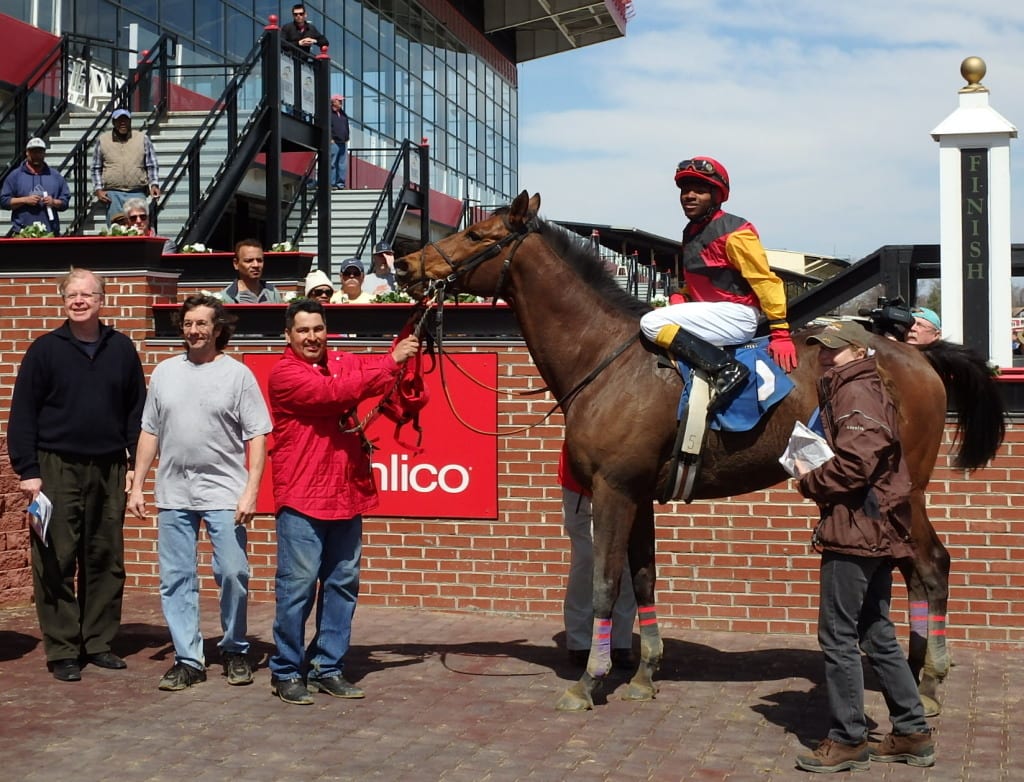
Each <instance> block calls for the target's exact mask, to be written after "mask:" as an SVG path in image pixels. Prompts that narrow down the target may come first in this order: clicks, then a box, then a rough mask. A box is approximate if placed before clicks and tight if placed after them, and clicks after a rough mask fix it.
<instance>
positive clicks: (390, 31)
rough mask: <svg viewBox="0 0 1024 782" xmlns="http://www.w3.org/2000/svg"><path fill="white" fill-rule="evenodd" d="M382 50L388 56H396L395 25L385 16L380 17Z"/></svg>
mask: <svg viewBox="0 0 1024 782" xmlns="http://www.w3.org/2000/svg"><path fill="white" fill-rule="evenodd" d="M380 51H381V54H383V55H385V56H387V57H394V56H395V25H394V24H393V23H392V22H391V20H389V19H386V18H383V17H382V18H381V19H380Z"/></svg>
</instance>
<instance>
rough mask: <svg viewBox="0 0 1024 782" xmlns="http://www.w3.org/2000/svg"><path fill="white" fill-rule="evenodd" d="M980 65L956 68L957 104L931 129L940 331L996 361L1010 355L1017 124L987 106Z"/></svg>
mask: <svg viewBox="0 0 1024 782" xmlns="http://www.w3.org/2000/svg"><path fill="white" fill-rule="evenodd" d="M985 70H986V69H985V62H984V60H982V59H981V58H980V57H968V58H967V59H966V60H964V61H963V63H961V65H960V73H961V75H962V76H963V77H964V79H965V80H966V81H967V86H966V87H963V88H961V90H960V105H959V107H958V108H957V109H956V110H955V111H954V112H953V113H952V114H950V115H949V116H948V117H946V119H944V120H943V121H942V122H941V123H939V125H938V127H936V128H935V129H934V130H933V131H932V134H931V135H932V138H933V139H935V140H936V141H938V142H939V223H940V228H939V242H940V253H941V259H942V260H941V267H940V277H941V283H942V292H941V293H942V312H941V317H942V336H943V337H945V338H946V339H951V340H954V341H958V342H963V343H964V344H965V345H968V346H970V347H973V348H974V349H975V350H977V351H978V352H979V353H981V354H983V355H986V356H988V357H989V359H990V360H991V361H993V362H994V363H996V364H997V365H998V366H1002V367H1008V366H1011V365H1012V364H1013V360H1012V352H1011V340H1012V337H1011V332H1010V317H1011V315H1012V313H1011V304H1012V299H1011V292H1012V291H1011V283H1010V279H1011V277H1012V271H1011V268H1010V139H1011V138H1016V137H1017V128H1015V127H1014V126H1013V125H1012V124H1011V123H1010V122H1009V121H1008V120H1007V119H1006V118H1004V117H1003V116H1002V115H1001V114H999V112H997V111H996V110H995V109H993V108H992V107H991V106H989V103H988V96H989V92H988V88H987V87H985V86H984V85H983V84H982V83H981V80H982V78H984V76H985Z"/></svg>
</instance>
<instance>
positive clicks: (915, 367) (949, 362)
mask: <svg viewBox="0 0 1024 782" xmlns="http://www.w3.org/2000/svg"><path fill="white" fill-rule="evenodd" d="M539 209H540V195H539V194H538V195H534V196H533V197H532V198H531V197H530V196H529V194H528V193H527V192H526V191H523V192H522V193H520V195H519V196H518V197H517V198H516V199H515V200H514V201H513V202H512V204H511V206H510V207H508V208H506V209H502V210H499V211H498V212H495V213H494V214H493V215H491V216H490V217H488V218H486V219H484V220H481V221H480V222H477V223H475V224H474V225H472V226H470V227H469V228H467V229H466V230H464V231H462V232H460V233H456V234H453V235H451V236H448V237H446V238H445V239H442V240H440V241H437V242H433V243H431V244H429V245H427V246H426V247H424V248H422V249H421V250H420V251H418V252H415V253H412V254H410V255H407V256H405V257H403V258H401V259H399V260H398V261H397V262H396V264H395V268H396V277H397V279H398V282H399V284H400V286H402V287H403V288H407V289H409V288H412V289H414V290H415V289H417V287H419V288H420V289H423V288H427V289H430V290H431V291H432V292H434V293H435V294H436V293H437V291H438V289H439V288H440V289H442V290H441V293H442V295H443V293H444V292H445V290H446V291H447V292H452V291H454V290H457V291H459V292H464V293H473V294H476V295H480V296H493V297H496V298H501V299H503V300H504V301H506V302H507V303H508V305H509V306H510V307H511V308H512V310H513V311H514V313H515V316H516V319H517V320H518V322H519V325H520V327H521V329H522V334H523V337H524V339H525V341H526V345H527V347H528V348H529V351H530V354H531V356H532V358H533V361H534V363H535V364H536V366H537V370H538V371H539V373H540V375H541V377H542V378H543V380H544V382H545V383H546V384H547V386H548V388H549V389H550V391H551V393H552V394H553V395H554V397H555V398H556V399H557V400H559V403H560V406H561V408H562V412H563V413H564V417H565V439H566V444H567V447H568V454H569V460H570V464H571V468H572V471H573V473H574V475H575V476H576V478H577V479H578V480H579V481H580V482H581V483H582V484H583V485H584V486H585V487H587V488H589V489H590V490H591V491H592V493H593V525H594V615H595V620H594V624H595V638H596V637H597V636H596V633H597V630H598V628H599V626H601V625H602V622H604V623H605V624H604V625H603V626H604V627H607V624H606V623H607V622H608V621H610V617H611V613H612V604H613V603H614V601H615V597H616V595H617V594H618V588H619V583H618V582H619V576H620V574H621V573H622V572H623V566H624V561H625V560H626V558H627V557H628V561H629V569H630V573H631V575H632V582H633V589H634V591H635V592H636V599H637V604H638V606H639V620H640V646H641V660H640V663H639V666H638V668H637V670H636V673H635V674H634V676H633V678H632V679H631V680H630V682H629V685H628V687H627V689H626V693H625V697H626V698H627V699H633V700H649V699H651V698H653V697H654V695H655V692H656V689H655V686H654V683H653V677H654V674H655V673H656V671H657V669H658V666H659V664H660V661H661V657H662V653H663V643H662V638H661V634H660V632H659V629H658V622H657V614H656V610H655V595H654V585H655V561H654V555H655V532H654V507H653V506H654V500H655V497H656V492H657V487H658V486H659V484H660V482H661V481H664V480H665V479H666V476H667V471H668V466H667V465H668V462H669V461H670V455H671V451H672V448H673V442H674V438H675V432H676V412H677V404H678V401H679V397H680V393H681V390H682V380H681V377H680V375H679V373H678V372H676V371H675V370H674V369H669V368H665V367H664V366H660V365H659V353H660V350H659V349H658V348H656V347H654V346H652V345H650V344H649V343H647V342H646V341H644V340H641V339H639V338H638V333H639V318H640V316H641V315H642V314H643V313H644V312H647V311H649V310H650V307H649V306H647V305H646V304H644V303H642V302H640V301H638V300H637V299H636V298H634V297H632V296H630V295H629V294H627V293H626V292H625V291H623V290H622V289H621V288H620V287H619V286H618V285H617V284H616V282H615V280H614V279H613V278H612V277H611V276H610V274H609V273H608V272H607V271H606V270H605V268H604V265H603V263H602V261H601V259H600V257H599V256H598V254H597V253H596V251H594V250H593V249H592V248H591V247H590V245H589V244H588V243H585V242H584V241H583V240H582V239H580V238H579V237H577V236H576V235H574V234H570V233H569V232H568V231H567V230H565V229H563V228H561V227H560V226H557V225H554V224H552V223H549V222H546V221H544V220H542V219H540V218H539V217H538V210H539ZM807 333H809V332H804V333H803V334H798V335H797V338H796V339H795V340H794V341H795V342H796V345H797V349H798V355H799V366H798V368H797V369H796V370H794V372H793V373H792V374H791V375H790V378H791V379H792V381H793V382H794V384H795V388H794V389H793V390H792V391H791V392H790V394H789V395H788V396H787V397H786V398H785V399H784V400H783V401H782V402H780V403H779V404H777V405H776V406H775V407H774V408H773V409H772V410H771V411H770V412H769V413H768V414H767V415H766V416H765V417H764V418H763V419H762V420H761V421H760V423H758V424H757V425H756V426H755V427H754V428H753V429H752V430H750V431H748V432H724V431H709V434H708V437H707V442H706V446H705V448H704V451H703V466H702V470H701V474H700V478H699V480H698V485H697V487H696V489H695V492H694V498H695V499H713V498H719V497H728V496H734V495H739V494H744V493H746V492H752V491H757V490H760V489H765V488H767V487H770V486H773V485H774V484H777V483H780V482H782V481H784V480H786V479H787V478H788V475H787V474H786V473H785V472H784V471H783V469H782V467H781V466H780V465H779V462H778V457H779V456H780V455H781V454H782V452H783V451H784V450H785V447H786V444H787V442H788V440H789V437H790V434H791V432H792V430H793V424H794V422H796V421H804V422H806V421H807V420H808V419H809V417H810V415H811V413H812V411H813V410H814V409H815V408H816V407H817V404H818V400H817V391H816V380H817V378H818V376H819V371H820V370H819V368H818V362H817V350H818V347H817V345H807V344H806V341H805V339H806V336H807ZM871 347H873V348H874V349H875V351H876V354H877V358H878V371H879V374H880V375H881V376H882V379H883V382H884V383H885V386H886V388H887V390H888V391H889V393H890V394H891V395H892V398H893V400H894V401H895V403H896V405H897V407H898V409H899V415H900V435H901V441H902V444H903V448H904V455H905V458H906V461H907V464H908V466H909V468H910V472H911V477H912V480H913V493H912V496H911V502H912V507H913V526H912V531H911V534H912V537H913V540H914V544H915V550H916V556H915V558H914V559H913V560H907V561H903V562H900V563H898V566H899V568H900V570H901V572H902V573H903V576H904V579H905V581H906V584H907V589H908V592H909V596H910V607H911V637H910V647H909V659H910V664H911V668H912V670H913V672H914V675H915V676H916V677H917V679H918V682H919V691H920V693H921V696H922V701H924V703H925V707H926V711H928V712H929V713H931V714H935V713H938V710H939V704H938V702H937V700H936V699H937V687H938V684H939V683H940V682H941V681H942V679H943V678H944V677H945V676H946V674H947V673H948V671H949V666H950V660H949V655H948V653H947V650H946V635H945V629H946V628H945V615H946V602H947V596H948V585H949V582H948V577H949V565H950V558H949V555H948V553H947V551H946V549H945V547H944V546H943V545H942V542H941V541H940V540H939V538H938V536H937V534H936V532H935V530H934V528H933V527H932V525H931V523H930V522H929V520H928V514H927V511H926V508H925V489H926V487H927V486H928V481H929V479H930V477H931V473H932V469H933V468H934V466H935V461H936V458H937V456H938V453H939V446H940V442H941V440H942V437H943V433H944V429H945V419H946V405H947V390H948V391H949V396H950V399H951V400H952V402H953V406H954V408H955V411H956V415H957V423H958V426H959V430H958V437H957V441H956V453H955V462H956V465H957V466H958V467H961V468H964V469H968V470H970V469H976V468H978V467H981V466H983V465H984V464H986V463H987V462H988V461H989V460H990V459H991V458H992V457H993V456H994V455H995V453H996V451H997V449H998V448H999V445H1000V444H1001V442H1002V438H1003V435H1004V430H1005V422H1004V415H1003V412H1002V411H1003V404H1002V401H1001V397H1000V395H999V391H998V387H997V385H996V383H995V381H994V379H993V378H992V376H991V374H990V372H989V371H988V368H987V366H986V365H985V362H984V360H983V359H981V358H979V357H977V356H976V355H975V354H973V353H972V352H970V351H968V350H966V349H965V348H962V347H961V346H957V345H953V344H951V343H946V342H939V343H934V346H930V347H929V348H928V349H918V348H915V347H912V346H909V345H906V344H904V343H902V342H896V341H894V340H890V339H886V338H884V337H880V336H873V337H872V345H871ZM808 532H810V530H808ZM610 667H611V661H610V657H609V652H608V649H607V648H601V647H600V646H599V644H598V643H596V641H595V643H594V644H593V645H592V646H591V651H590V657H589V659H588V662H587V668H586V671H585V673H584V674H583V675H582V677H581V678H580V680H579V681H578V682H576V683H574V684H573V685H572V686H571V687H569V688H568V689H567V690H566V691H565V692H564V693H563V695H562V696H561V698H560V699H559V701H558V704H557V708H559V709H562V710H582V709H589V708H592V707H593V696H594V693H595V692H596V690H597V688H598V686H599V685H600V682H601V680H602V679H603V678H604V677H605V676H606V675H607V674H608V672H609V670H610Z"/></svg>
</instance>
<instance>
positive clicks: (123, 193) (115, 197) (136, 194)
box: [107, 187, 149, 225]
mask: <svg viewBox="0 0 1024 782" xmlns="http://www.w3.org/2000/svg"><path fill="white" fill-rule="evenodd" d="M148 193H149V189H148V188H145V187H143V188H141V189H139V190H108V191H107V196H108V197H109V198H110V203H109V204H107V225H110V223H111V218H113V216H114V215H116V214H117V213H118V212H123V211H124V202H125V201H127V200H128V199H129V198H145V199H146V206H147V208H148V206H149V198H148V197H147V196H148Z"/></svg>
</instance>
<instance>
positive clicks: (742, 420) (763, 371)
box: [676, 337, 793, 432]
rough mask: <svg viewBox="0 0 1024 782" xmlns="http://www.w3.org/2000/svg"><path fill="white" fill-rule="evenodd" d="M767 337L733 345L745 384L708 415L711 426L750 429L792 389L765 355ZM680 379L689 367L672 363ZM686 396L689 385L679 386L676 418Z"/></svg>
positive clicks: (742, 430)
mask: <svg viewBox="0 0 1024 782" xmlns="http://www.w3.org/2000/svg"><path fill="white" fill-rule="evenodd" d="M767 347H768V337H761V338H759V339H755V340H752V341H750V342H747V343H745V344H743V345H741V346H740V347H738V348H736V351H735V353H736V360H737V361H739V362H740V363H741V364H744V365H745V366H746V367H747V368H748V369H749V370H750V376H749V377H748V378H747V383H746V385H745V386H744V387H743V388H742V389H741V390H740V391H739V392H738V393H737V394H736V395H735V396H734V397H733V398H732V401H731V402H729V404H728V406H727V407H726V408H725V409H724V410H719V411H718V412H716V413H715V414H714V415H712V416H711V428H712V429H715V430H721V431H725V432H746V431H749V430H751V429H753V428H754V427H755V426H756V425H757V422H758V421H760V420H761V416H763V415H764V414H765V413H767V412H768V411H769V410H771V409H772V408H773V407H774V406H775V405H777V404H778V403H779V402H781V401H782V400H783V399H785V398H786V395H787V394H789V392H790V391H792V390H793V381H792V380H790V379H789V376H788V375H787V374H786V373H785V372H783V371H782V368H781V367H780V366H779V365H778V364H776V363H775V362H774V361H773V360H772V357H771V356H770V355H768V350H767ZM676 363H677V364H678V365H679V371H680V373H682V375H683V377H684V378H688V377H689V376H690V366H689V365H688V364H686V363H685V362H683V361H677V362H676ZM689 398H690V384H689V383H687V384H686V387H685V388H683V394H682V396H681V397H680V399H679V411H678V413H677V417H682V415H683V411H684V410H685V409H686V403H687V402H688V401H689Z"/></svg>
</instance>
